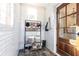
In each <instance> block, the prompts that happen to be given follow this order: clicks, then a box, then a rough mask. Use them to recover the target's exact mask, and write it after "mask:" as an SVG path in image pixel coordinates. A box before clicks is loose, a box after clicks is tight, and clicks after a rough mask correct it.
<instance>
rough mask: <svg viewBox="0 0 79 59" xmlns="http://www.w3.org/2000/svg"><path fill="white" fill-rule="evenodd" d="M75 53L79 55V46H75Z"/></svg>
mask: <svg viewBox="0 0 79 59" xmlns="http://www.w3.org/2000/svg"><path fill="white" fill-rule="evenodd" d="M75 55H76V56H79V48H75Z"/></svg>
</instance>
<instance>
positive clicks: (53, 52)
mask: <svg viewBox="0 0 79 59" xmlns="http://www.w3.org/2000/svg"><path fill="white" fill-rule="evenodd" d="M47 49H48V50H49V51H50V53H52V54H55V55H56V56H61V55H60V54H58V53H57V52H55V51H51V50H50V49H49V48H47Z"/></svg>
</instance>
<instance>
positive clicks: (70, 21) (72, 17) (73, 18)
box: [67, 14, 76, 27]
mask: <svg viewBox="0 0 79 59" xmlns="http://www.w3.org/2000/svg"><path fill="white" fill-rule="evenodd" d="M74 25H76V14H73V15H70V16H67V27H70V26H74Z"/></svg>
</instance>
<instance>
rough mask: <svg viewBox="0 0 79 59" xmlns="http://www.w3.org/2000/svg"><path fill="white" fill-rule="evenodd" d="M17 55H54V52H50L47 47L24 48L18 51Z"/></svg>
mask: <svg viewBox="0 0 79 59" xmlns="http://www.w3.org/2000/svg"><path fill="white" fill-rule="evenodd" d="M19 56H56V55H55V54H54V53H50V51H48V49H46V48H44V49H39V50H28V49H26V50H25V52H24V50H20V51H19Z"/></svg>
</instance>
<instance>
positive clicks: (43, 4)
mask: <svg viewBox="0 0 79 59" xmlns="http://www.w3.org/2000/svg"><path fill="white" fill-rule="evenodd" d="M23 4H29V5H33V6H41V7H47V6H52V7H54V6H57V5H58V3H23Z"/></svg>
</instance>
